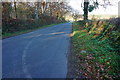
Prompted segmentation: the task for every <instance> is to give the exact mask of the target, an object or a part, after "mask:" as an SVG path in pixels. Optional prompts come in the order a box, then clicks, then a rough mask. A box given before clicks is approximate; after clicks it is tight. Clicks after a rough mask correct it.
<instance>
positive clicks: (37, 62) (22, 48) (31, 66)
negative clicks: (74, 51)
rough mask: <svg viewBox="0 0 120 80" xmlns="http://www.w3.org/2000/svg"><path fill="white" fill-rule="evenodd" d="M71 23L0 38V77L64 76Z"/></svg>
mask: <svg viewBox="0 0 120 80" xmlns="http://www.w3.org/2000/svg"><path fill="white" fill-rule="evenodd" d="M71 30H72V24H71V23H64V24H59V25H55V26H52V27H48V28H44V29H40V30H36V31H33V32H30V33H26V34H22V35H18V36H15V37H11V38H7V39H3V41H2V45H3V47H2V70H3V72H2V77H3V78H66V74H67V55H68V50H69V44H70V43H69V40H70V37H69V34H70V33H71Z"/></svg>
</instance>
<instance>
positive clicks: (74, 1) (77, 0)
mask: <svg viewBox="0 0 120 80" xmlns="http://www.w3.org/2000/svg"><path fill="white" fill-rule="evenodd" d="M83 1H84V0H70V2H69V5H70V6H72V8H74V9H76V10H78V11H79V12H80V13H81V14H83V10H82V8H81V3H82V2H83ZM109 1H110V2H111V3H112V4H113V6H107V8H106V9H105V8H103V7H102V6H99V8H98V9H96V10H94V11H92V12H90V13H89V14H112V15H118V2H119V1H120V0H109ZM98 2H100V3H103V0H98Z"/></svg>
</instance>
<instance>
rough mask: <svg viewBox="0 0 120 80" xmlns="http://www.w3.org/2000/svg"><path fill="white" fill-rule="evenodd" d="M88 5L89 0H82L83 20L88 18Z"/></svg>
mask: <svg viewBox="0 0 120 80" xmlns="http://www.w3.org/2000/svg"><path fill="white" fill-rule="evenodd" d="M88 5H89V1H88V0H84V20H88Z"/></svg>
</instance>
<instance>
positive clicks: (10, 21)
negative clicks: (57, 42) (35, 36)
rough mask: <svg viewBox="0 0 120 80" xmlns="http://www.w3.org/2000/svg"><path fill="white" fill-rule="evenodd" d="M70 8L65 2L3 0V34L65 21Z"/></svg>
mask: <svg viewBox="0 0 120 80" xmlns="http://www.w3.org/2000/svg"><path fill="white" fill-rule="evenodd" d="M70 10H71V7H70V6H68V5H67V3H63V2H3V3H2V24H3V25H2V26H3V27H2V30H3V34H4V33H9V32H10V33H11V32H16V31H20V30H25V29H32V28H35V27H40V26H43V25H48V24H54V23H61V22H65V16H64V15H65V14H66V13H68V12H69V11H70Z"/></svg>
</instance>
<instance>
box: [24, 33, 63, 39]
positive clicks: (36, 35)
mask: <svg viewBox="0 0 120 80" xmlns="http://www.w3.org/2000/svg"><path fill="white" fill-rule="evenodd" d="M56 34H65V32H55V33H49V34H34V35H30V36H27V37H23V38H34V37H39V36H45V35H56Z"/></svg>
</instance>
